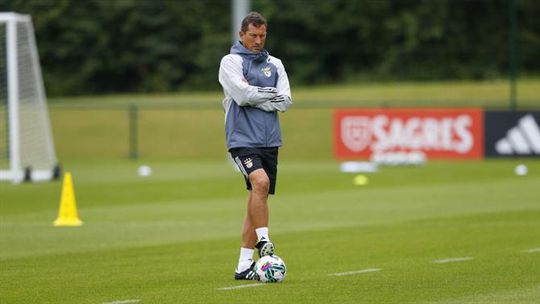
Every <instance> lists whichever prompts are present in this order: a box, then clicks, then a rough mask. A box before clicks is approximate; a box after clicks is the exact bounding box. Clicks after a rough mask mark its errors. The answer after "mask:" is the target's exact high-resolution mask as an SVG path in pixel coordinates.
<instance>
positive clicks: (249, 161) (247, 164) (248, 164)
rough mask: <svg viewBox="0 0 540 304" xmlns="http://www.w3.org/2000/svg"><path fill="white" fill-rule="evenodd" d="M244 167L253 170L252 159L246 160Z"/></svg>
mask: <svg viewBox="0 0 540 304" xmlns="http://www.w3.org/2000/svg"><path fill="white" fill-rule="evenodd" d="M244 165H245V166H246V168H248V169H249V168H251V167H253V161H252V160H251V158H246V159H244Z"/></svg>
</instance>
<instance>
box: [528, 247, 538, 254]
mask: <svg viewBox="0 0 540 304" xmlns="http://www.w3.org/2000/svg"><path fill="white" fill-rule="evenodd" d="M525 252H526V253H535V252H540V248H531V249H527V250H525Z"/></svg>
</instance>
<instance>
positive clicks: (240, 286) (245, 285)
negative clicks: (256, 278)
mask: <svg viewBox="0 0 540 304" xmlns="http://www.w3.org/2000/svg"><path fill="white" fill-rule="evenodd" d="M263 285H264V283H255V284H244V285H235V286H229V287H221V288H218V289H217V290H233V289H241V288H249V287H259V286H263Z"/></svg>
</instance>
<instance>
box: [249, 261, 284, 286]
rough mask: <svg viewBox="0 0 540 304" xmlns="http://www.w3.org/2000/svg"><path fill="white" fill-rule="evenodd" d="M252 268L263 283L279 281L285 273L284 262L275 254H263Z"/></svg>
mask: <svg viewBox="0 0 540 304" xmlns="http://www.w3.org/2000/svg"><path fill="white" fill-rule="evenodd" d="M254 270H255V273H257V276H258V277H259V281H261V282H264V283H276V282H281V281H283V280H284V279H285V275H286V274H287V266H285V262H283V260H282V259H281V258H280V257H278V256H277V255H267V256H263V257H262V258H260V259H259V260H258V261H257V263H255V268H254Z"/></svg>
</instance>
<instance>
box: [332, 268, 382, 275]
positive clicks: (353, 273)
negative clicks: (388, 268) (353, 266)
mask: <svg viewBox="0 0 540 304" xmlns="http://www.w3.org/2000/svg"><path fill="white" fill-rule="evenodd" d="M381 270H382V269H380V268H368V269H362V270H353V271H346V272H336V273H329V274H328V275H329V276H335V277H342V276H348V275H355V274H362V273H370V272H378V271H381Z"/></svg>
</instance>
